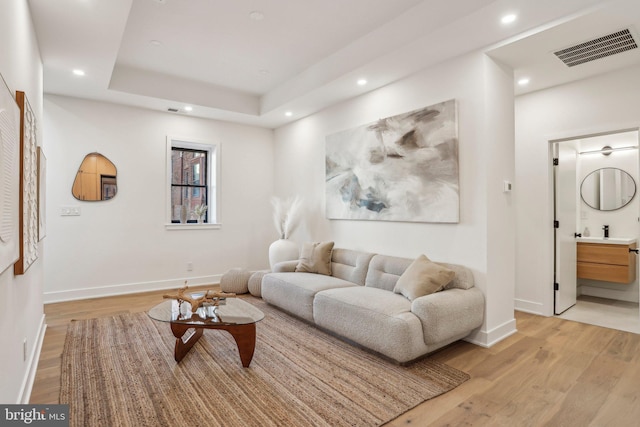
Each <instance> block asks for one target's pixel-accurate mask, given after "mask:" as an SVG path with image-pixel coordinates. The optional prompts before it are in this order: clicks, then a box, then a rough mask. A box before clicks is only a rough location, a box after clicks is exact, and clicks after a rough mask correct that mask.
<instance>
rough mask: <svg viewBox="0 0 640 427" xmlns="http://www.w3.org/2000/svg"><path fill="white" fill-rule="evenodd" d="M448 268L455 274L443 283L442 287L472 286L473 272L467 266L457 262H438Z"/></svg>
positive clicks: (467, 287) (466, 287)
mask: <svg viewBox="0 0 640 427" xmlns="http://www.w3.org/2000/svg"><path fill="white" fill-rule="evenodd" d="M438 264H440V265H442V266H444V267H447V268H448V269H449V270H453V271H454V272H455V273H456V275H455V277H454V278H453V280H452V281H451V282H449V283H448V284H447V285H445V287H444V289H445V290H446V289H471V288H473V287H474V283H475V282H474V280H473V273H472V272H471V270H470V269H469V268H468V267H465V266H464V265H459V264H448V263H446V262H442V263H438Z"/></svg>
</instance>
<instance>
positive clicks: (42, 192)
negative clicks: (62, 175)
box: [38, 147, 47, 240]
mask: <svg viewBox="0 0 640 427" xmlns="http://www.w3.org/2000/svg"><path fill="white" fill-rule="evenodd" d="M46 195H47V158H46V157H45V155H44V151H42V147H38V240H42V239H44V238H45V236H46V235H47V217H46V214H47V210H46Z"/></svg>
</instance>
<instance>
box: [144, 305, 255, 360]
mask: <svg viewBox="0 0 640 427" xmlns="http://www.w3.org/2000/svg"><path fill="white" fill-rule="evenodd" d="M194 295H196V296H197V294H194ZM149 317H151V318H152V319H154V320H158V321H161V322H168V323H170V325H171V332H173V336H175V337H176V346H175V350H174V355H175V359H176V362H180V361H181V360H182V358H183V357H184V356H185V355H186V354H187V353H188V352H189V350H191V347H193V345H194V344H195V343H196V342H197V341H198V340H199V339H200V337H201V336H202V332H203V331H204V329H222V330H223V331H227V332H229V333H230V334H231V336H233V339H234V340H235V341H236V345H237V346H238V351H239V352H240V360H241V361H242V366H244V367H245V368H247V367H249V364H250V363H251V359H253V352H254V350H255V348H256V322H259V321H261V320H262V319H264V313H263V312H262V311H260V310H258V309H257V308H256V307H254V306H252V305H251V304H249V303H247V302H245V301H242V300H241V299H238V298H227V299H226V300H225V303H224V305H219V306H217V307H214V306H205V307H200V308H198V310H197V311H196V312H195V313H191V310H190V304H189V303H185V302H183V303H182V306H180V305H179V304H178V301H176V300H166V301H163V302H161V303H160V304H158V305H156V306H155V307H153V308H152V309H151V310H149Z"/></svg>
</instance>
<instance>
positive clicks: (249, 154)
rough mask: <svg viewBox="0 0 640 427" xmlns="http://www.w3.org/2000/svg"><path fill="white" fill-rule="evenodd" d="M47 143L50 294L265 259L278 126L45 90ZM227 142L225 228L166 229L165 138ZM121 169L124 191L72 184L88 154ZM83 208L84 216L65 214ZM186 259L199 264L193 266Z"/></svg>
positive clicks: (262, 263)
mask: <svg viewBox="0 0 640 427" xmlns="http://www.w3.org/2000/svg"><path fill="white" fill-rule="evenodd" d="M45 131H46V138H47V139H46V141H47V146H48V153H47V160H48V162H47V168H48V176H49V179H48V181H47V188H48V191H49V194H48V200H47V217H48V218H47V220H48V236H47V241H48V242H47V244H48V247H49V248H52V250H51V252H50V253H49V257H48V259H47V260H46V263H45V273H46V279H45V300H46V301H47V302H49V301H55V300H68V299H76V298H86V297H89V296H98V295H108V294H116V293H126V292H135V291H141V290H149V289H158V288H163V287H176V286H180V285H182V283H183V281H184V280H185V279H187V278H189V283H190V284H193V285H195V284H199V283H200V284H203V283H212V282H216V281H217V280H219V277H220V275H222V274H223V273H224V272H226V271H227V270H228V269H230V268H233V267H245V268H250V269H262V268H266V267H267V266H268V255H267V250H268V246H269V244H270V243H271V242H272V241H273V240H275V239H277V234H276V232H275V230H274V227H273V226H272V222H271V207H270V204H269V198H270V197H271V196H272V195H273V131H271V130H268V129H262V128H257V127H251V126H245V125H238V124H232V123H226V122H218V121H213V120H204V119H197V118H193V117H188V116H186V115H174V114H170V113H162V112H154V111H149V110H143V109H137V108H131V107H124V106H118V105H114V104H108V103H101V102H94V101H87V100H80V99H76V98H68V97H61V96H53V95H47V96H46V97H45ZM167 135H174V136H183V137H186V138H194V139H195V140H202V141H210V142H215V143H220V144H221V182H220V186H221V201H220V208H221V217H220V221H219V222H220V223H221V224H222V227H221V228H220V229H219V230H215V229H206V230H202V229H200V230H178V231H175V230H166V229H165V223H166V222H167V218H166V194H167V189H166V188H165V187H166V176H165V169H166V148H165V147H166V136H167ZM93 151H97V152H100V153H102V154H103V155H105V156H106V157H107V158H109V159H110V160H111V161H112V162H113V163H114V164H115V165H116V168H117V173H118V176H117V180H118V193H117V195H116V197H115V198H113V199H112V200H109V201H104V202H80V201H78V200H76V199H75V198H73V196H72V194H71V187H72V184H73V181H74V179H75V175H76V172H77V170H78V167H79V166H80V164H81V162H82V160H83V158H84V156H85V155H86V154H88V153H90V152H93ZM62 206H79V207H80V209H81V215H80V216H64V217H63V216H60V208H61V207H62ZM187 262H192V263H193V271H187Z"/></svg>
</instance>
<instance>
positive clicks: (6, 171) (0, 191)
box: [0, 76, 20, 273]
mask: <svg viewBox="0 0 640 427" xmlns="http://www.w3.org/2000/svg"><path fill="white" fill-rule="evenodd" d="M0 80H2V82H1V83H0V273H2V272H4V271H5V270H6V269H7V268H9V267H10V266H11V265H13V264H14V263H15V262H16V261H17V260H18V257H19V254H20V252H19V250H20V243H19V219H18V213H19V202H20V195H19V177H20V108H19V107H18V104H17V103H16V101H15V99H14V98H13V95H12V93H11V91H10V90H9V88H8V86H7V84H6V83H5V81H4V79H3V78H2V77H1V76H0Z"/></svg>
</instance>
